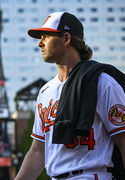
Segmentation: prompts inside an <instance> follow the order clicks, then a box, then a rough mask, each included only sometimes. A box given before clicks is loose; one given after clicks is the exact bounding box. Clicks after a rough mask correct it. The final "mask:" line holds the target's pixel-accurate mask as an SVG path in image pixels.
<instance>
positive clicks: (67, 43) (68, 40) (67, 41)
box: [64, 32, 71, 46]
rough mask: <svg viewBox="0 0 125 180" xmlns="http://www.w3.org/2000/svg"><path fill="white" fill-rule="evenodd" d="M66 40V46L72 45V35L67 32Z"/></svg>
mask: <svg viewBox="0 0 125 180" xmlns="http://www.w3.org/2000/svg"><path fill="white" fill-rule="evenodd" d="M64 38H65V42H64V43H65V46H68V45H69V44H70V42H71V35H70V34H69V33H68V32H66V33H65V34H64Z"/></svg>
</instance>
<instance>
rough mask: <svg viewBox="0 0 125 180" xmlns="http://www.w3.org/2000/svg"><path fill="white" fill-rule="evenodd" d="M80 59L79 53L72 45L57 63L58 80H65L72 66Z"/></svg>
mask: <svg viewBox="0 0 125 180" xmlns="http://www.w3.org/2000/svg"><path fill="white" fill-rule="evenodd" d="M80 61H81V59H80V56H79V53H78V52H77V51H76V50H75V49H74V48H73V47H70V48H69V49H68V51H67V52H66V53H65V54H64V55H63V56H62V58H60V59H59V61H58V63H57V67H58V77H59V79H60V81H62V82H63V81H65V80H66V79H67V78H68V76H69V73H70V72H71V70H72V69H73V67H74V66H75V65H76V64H77V63H78V62H80Z"/></svg>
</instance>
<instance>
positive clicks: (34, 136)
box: [32, 133, 45, 140]
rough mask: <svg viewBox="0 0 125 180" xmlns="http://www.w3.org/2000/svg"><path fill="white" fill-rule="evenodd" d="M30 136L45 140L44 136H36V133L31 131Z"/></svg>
mask: <svg viewBox="0 0 125 180" xmlns="http://www.w3.org/2000/svg"><path fill="white" fill-rule="evenodd" d="M32 136H34V137H37V138H39V139H42V140H45V137H41V136H38V135H36V134H34V133H32Z"/></svg>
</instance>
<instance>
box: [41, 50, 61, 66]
mask: <svg viewBox="0 0 125 180" xmlns="http://www.w3.org/2000/svg"><path fill="white" fill-rule="evenodd" d="M63 54H64V53H62V52H61V51H60V52H59V51H58V52H57V51H56V52H53V51H49V52H47V51H43V52H42V57H43V60H44V62H48V63H58V61H60V59H61V57H62V56H63Z"/></svg>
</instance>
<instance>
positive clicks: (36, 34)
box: [28, 28, 61, 39]
mask: <svg viewBox="0 0 125 180" xmlns="http://www.w3.org/2000/svg"><path fill="white" fill-rule="evenodd" d="M49 32H51V33H60V32H61V31H60V30H56V29H51V28H37V29H29V30H28V34H29V36H31V37H33V38H36V39H41V35H42V34H44V33H49Z"/></svg>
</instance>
